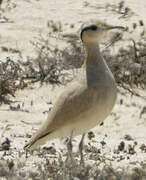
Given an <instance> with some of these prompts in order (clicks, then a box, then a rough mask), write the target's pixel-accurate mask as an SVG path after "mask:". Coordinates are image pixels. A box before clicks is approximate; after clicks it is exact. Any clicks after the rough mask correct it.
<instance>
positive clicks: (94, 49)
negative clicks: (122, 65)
mask: <svg viewBox="0 0 146 180" xmlns="http://www.w3.org/2000/svg"><path fill="white" fill-rule="evenodd" d="M94 26H96V27H97V29H96V28H95V27H94ZM113 28H121V29H122V27H120V26H116V27H113V26H109V25H107V24H105V23H102V22H100V21H96V22H95V21H94V25H90V26H87V27H84V28H83V29H82V33H81V35H82V37H81V38H82V42H83V45H84V47H85V49H86V53H87V58H86V60H85V62H84V66H83V67H82V69H81V72H80V73H79V75H78V76H77V78H76V79H74V80H73V81H72V82H71V83H69V84H68V86H67V87H66V88H65V89H64V92H63V93H62V94H61V95H60V97H59V98H58V100H57V101H56V103H55V104H54V107H53V109H52V110H51V112H49V115H48V118H47V119H46V121H45V123H44V124H43V125H42V127H41V128H40V129H39V130H38V131H37V132H36V134H35V135H34V136H32V138H31V139H30V141H29V142H28V143H27V144H26V146H25V147H26V149H33V148H35V147H37V146H39V145H42V144H44V143H45V142H46V141H49V140H52V139H54V138H61V137H67V136H70V135H71V134H73V136H75V135H79V134H83V133H86V132H87V131H88V130H89V129H91V128H93V127H95V126H97V125H98V124H100V123H101V122H103V121H104V119H105V118H106V117H107V116H108V115H109V114H110V112H111V110H112V108H113V106H114V104H115V100H116V96H117V88H116V83H115V80H114V77H113V75H112V73H111V71H110V70H109V68H108V66H107V64H106V62H105V60H104V59H103V57H102V55H101V54H100V50H99V45H98V44H99V42H100V39H101V38H102V36H103V35H104V33H106V32H107V31H108V30H110V29H113Z"/></svg>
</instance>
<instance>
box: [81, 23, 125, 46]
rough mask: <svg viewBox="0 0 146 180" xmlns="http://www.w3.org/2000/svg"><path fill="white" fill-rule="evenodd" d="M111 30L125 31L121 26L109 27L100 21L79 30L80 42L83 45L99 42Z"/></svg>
mask: <svg viewBox="0 0 146 180" xmlns="http://www.w3.org/2000/svg"><path fill="white" fill-rule="evenodd" d="M112 29H121V30H125V28H124V27H123V26H111V25H108V24H106V23H104V22H101V21H92V23H91V24H90V25H86V26H84V27H82V28H81V34H80V36H81V40H82V41H83V42H84V43H90V42H99V41H101V40H102V39H103V38H104V37H105V36H106V34H107V32H108V31H109V30H112Z"/></svg>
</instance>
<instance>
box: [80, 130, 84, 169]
mask: <svg viewBox="0 0 146 180" xmlns="http://www.w3.org/2000/svg"><path fill="white" fill-rule="evenodd" d="M84 137H85V133H84V134H83V135H82V138H81V141H80V143H79V152H80V157H81V159H80V164H82V165H83V166H84V165H85V163H84V156H83V146H84Z"/></svg>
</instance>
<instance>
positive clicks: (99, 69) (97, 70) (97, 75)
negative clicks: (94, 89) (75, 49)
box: [83, 43, 114, 86]
mask: <svg viewBox="0 0 146 180" xmlns="http://www.w3.org/2000/svg"><path fill="white" fill-rule="evenodd" d="M85 48H86V52H87V58H86V62H85V63H84V65H83V66H84V68H85V69H86V76H87V81H88V85H89V86H92V85H94V84H97V83H98V84H99V83H103V82H105V81H109V82H110V81H111V80H112V81H114V80H113V79H114V78H113V75H112V73H111V71H110V69H109V68H108V66H107V64H106V62H105V60H104V58H103V57H102V55H101V53H100V49H99V45H98V43H88V44H85ZM103 80H104V81H103Z"/></svg>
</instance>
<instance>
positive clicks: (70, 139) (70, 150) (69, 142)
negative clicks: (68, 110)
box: [67, 131, 75, 166]
mask: <svg viewBox="0 0 146 180" xmlns="http://www.w3.org/2000/svg"><path fill="white" fill-rule="evenodd" d="M72 137H73V131H72V132H71V136H70V138H69V141H68V142H67V149H68V154H69V157H70V159H71V163H72V165H73V166H75V159H74V157H73V153H72V148H73V145H72Z"/></svg>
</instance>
